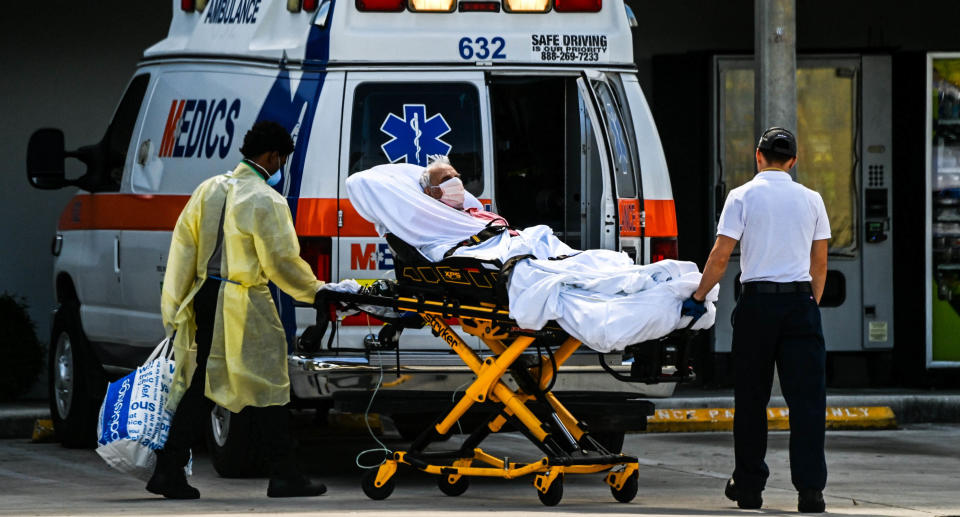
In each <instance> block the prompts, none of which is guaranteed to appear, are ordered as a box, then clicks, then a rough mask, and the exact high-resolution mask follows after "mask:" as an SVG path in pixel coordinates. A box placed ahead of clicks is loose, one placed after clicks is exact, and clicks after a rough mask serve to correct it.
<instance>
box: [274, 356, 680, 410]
mask: <svg viewBox="0 0 960 517" xmlns="http://www.w3.org/2000/svg"><path fill="white" fill-rule="evenodd" d="M590 356H591V359H592V361H593V364H573V365H564V366H563V367H562V368H561V372H562V375H559V376H558V377H557V381H556V385H555V386H554V388H553V389H554V390H556V391H577V392H593V391H595V392H603V393H610V392H620V393H630V394H634V395H639V396H644V397H651V398H663V397H669V396H671V395H673V390H674V388H676V384H675V383H661V384H638V383H625V382H620V381H618V380H616V379H615V378H613V377H612V376H610V375H609V374H607V373H606V372H604V371H603V369H602V368H601V367H600V366H599V365H597V363H596V355H594V354H590ZM583 359H584V362H585V361H586V360H588V358H586V357H584V358H583ZM610 362H611V363H613V362H614V361H613V360H612V359H611V361H610ZM613 368H614V370H616V371H618V372H622V373H624V374H628V373H629V371H630V366H629V365H624V366H615V367H613ZM289 372H290V385H291V388H292V391H293V394H294V396H295V397H296V398H298V399H301V400H320V399H331V398H333V396H334V393H337V392H341V391H363V392H370V391H372V390H373V389H375V388H376V387H377V386H378V385H379V386H380V390H382V391H385V390H390V391H418V392H424V391H427V392H444V393H453V392H455V391H460V390H463V389H464V387H466V386H468V385H469V383H470V382H471V381H472V380H473V378H474V374H473V372H472V371H470V369H469V368H468V367H466V366H464V365H463V362H462V361H461V360H460V359H459V357H457V356H456V355H452V354H449V353H443V354H438V353H431V352H423V353H414V354H409V353H404V355H403V356H401V357H400V367H399V368H397V361H396V355H395V354H394V353H392V352H383V353H381V354H380V355H379V356H377V355H371V356H369V357H367V356H364V355H359V354H358V355H354V356H344V355H338V356H311V357H306V356H300V355H291V356H290V357H289ZM503 381H504V382H505V383H506V384H507V385H508V386H509V387H510V388H511V389H516V386H515V385H514V381H513V378H512V377H511V376H509V375H506V376H504V377H503Z"/></svg>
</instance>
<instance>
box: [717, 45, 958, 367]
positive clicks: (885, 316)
mask: <svg viewBox="0 0 960 517" xmlns="http://www.w3.org/2000/svg"><path fill="white" fill-rule="evenodd" d="M754 70H755V68H754V61H753V57H752V56H714V58H713V72H714V73H713V74H712V82H713V84H712V91H713V99H712V104H713V106H712V108H713V109H712V112H713V123H712V124H711V125H710V127H711V134H710V140H711V142H712V150H711V153H712V156H711V164H712V167H711V169H712V187H713V194H714V195H712V196H711V197H710V205H711V210H710V213H709V215H708V217H709V218H710V221H708V225H710V226H711V227H712V228H713V229H714V231H715V229H716V221H717V220H718V219H719V216H720V211H721V210H722V208H723V202H724V199H725V196H726V193H727V192H729V191H730V190H731V189H733V188H736V187H738V186H740V185H742V184H744V183H745V182H747V181H749V180H750V179H751V178H753V174H754V172H755V170H756V163H755V160H754V152H753V151H754V149H755V148H756V140H757V134H756V128H755V126H754V73H755V72H754ZM891 87H892V75H891V58H890V56H887V55H817V56H811V55H799V56H798V57H797V128H796V134H797V140H798V148H799V153H798V154H799V162H798V165H797V167H796V170H795V173H796V180H797V181H798V182H800V183H802V184H803V185H806V186H807V187H810V188H812V189H814V190H816V191H817V192H819V193H820V195H821V196H822V197H823V200H824V204H825V205H826V208H827V215H828V216H829V218H830V227H831V230H832V234H833V236H832V238H831V239H830V243H829V245H830V248H829V249H830V255H829V265H828V273H827V281H826V286H825V290H824V295H823V299H822V301H821V315H822V320H823V330H824V337H825V338H826V347H827V351H828V352H868V351H884V350H891V349H892V348H893V335H894V334H893V308H894V297H893V245H894V240H895V239H894V233H893V231H892V228H891V224H890V223H891V217H892V213H891V194H892V193H891V180H892V175H893V171H892V154H893V150H892V147H893V145H892V108H891V106H892V91H891ZM954 88H956V87H954ZM956 129H958V130H960V125H958V126H956ZM955 134H956V133H955ZM956 141H957V140H954V142H956ZM954 149H957V151H958V154H957V155H956V158H957V159H960V148H954ZM935 163H936V162H935ZM954 164H955V166H957V167H960V163H956V162H954ZM953 192H954V193H956V192H957V190H954V191H953ZM934 195H935V196H936V195H937V194H936V193H935V194H934ZM937 199H941V198H940V197H938V198H937ZM953 199H954V200H955V202H960V197H955V198H953ZM935 206H937V205H935ZM953 214H957V212H956V208H954V212H953ZM955 224H960V223H955ZM955 227H956V226H955ZM714 235H715V233H714ZM954 235H955V237H954V238H955V239H956V237H957V236H960V234H954ZM952 242H954V243H957V242H958V241H956V240H954V241H952ZM938 249H939V248H938ZM953 250H954V252H953V253H955V254H954V255H952V256H953V257H954V259H957V260H955V263H956V262H960V255H957V254H956V253H960V248H956V247H955V248H953ZM955 273H960V271H955ZM739 274H740V268H739V254H738V253H737V252H735V253H734V256H733V257H732V258H731V261H730V265H729V266H728V268H727V274H726V276H725V277H724V278H723V280H722V281H721V284H720V294H721V295H720V300H719V301H718V303H717V323H716V332H715V339H714V345H713V350H714V351H715V352H729V351H730V348H731V338H732V326H731V322H730V315H731V312H732V310H733V308H734V306H735V305H736V301H737V298H738V297H739V294H740V282H739ZM952 278H953V279H954V280H953V282H954V283H953V284H952V285H953V287H952V289H954V291H953V292H954V293H956V296H955V300H957V301H955V302H954V303H955V304H956V306H957V307H960V291H958V290H957V289H958V286H960V284H958V283H957V280H956V279H957V278H958V277H957V276H953V277H952ZM954 316H956V314H955V313H954ZM958 321H960V320H958ZM952 328H953V329H958V328H960V326H955V327H952ZM953 332H954V334H953V335H954V336H957V335H960V331H957V330H953ZM955 350H957V348H956V347H955ZM954 357H956V358H957V359H960V355H954Z"/></svg>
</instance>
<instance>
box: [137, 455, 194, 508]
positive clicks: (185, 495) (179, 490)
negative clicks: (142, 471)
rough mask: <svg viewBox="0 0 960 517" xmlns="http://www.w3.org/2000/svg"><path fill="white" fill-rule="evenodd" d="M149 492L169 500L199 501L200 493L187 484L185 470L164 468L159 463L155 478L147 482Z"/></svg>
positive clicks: (154, 473) (155, 470) (154, 472)
mask: <svg viewBox="0 0 960 517" xmlns="http://www.w3.org/2000/svg"><path fill="white" fill-rule="evenodd" d="M147 491H148V492H152V493H154V494H157V495H162V496H163V497H166V498H167V499H199V498H200V491H199V490H197V489H196V488H193V487H192V486H190V484H189V483H187V475H186V474H184V472H183V468H163V467H161V465H160V462H157V466H156V468H155V469H154V470H153V476H151V477H150V481H148V482H147Z"/></svg>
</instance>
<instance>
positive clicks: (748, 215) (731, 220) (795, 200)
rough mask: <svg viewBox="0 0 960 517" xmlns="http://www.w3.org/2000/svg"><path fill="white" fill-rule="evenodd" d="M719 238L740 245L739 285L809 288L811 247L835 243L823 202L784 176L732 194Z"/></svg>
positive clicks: (768, 175) (766, 174)
mask: <svg viewBox="0 0 960 517" xmlns="http://www.w3.org/2000/svg"><path fill="white" fill-rule="evenodd" d="M717 233H718V234H719V235H725V236H727V237H730V238H731V239H736V240H738V241H740V270H741V273H740V282H741V283H745V282H760V281H765V282H805V281H806V282H809V281H810V279H811V277H810V247H811V246H812V244H813V241H818V240H821V239H829V238H830V221H829V220H828V219H827V209H826V207H824V206H823V198H821V197H820V194H818V193H817V192H816V191H814V190H810V189H808V188H807V187H804V186H803V185H801V184H799V183H797V182H795V181H793V178H791V177H790V175H789V174H787V173H786V172H784V171H782V170H769V169H768V170H765V171H763V172H760V173H758V174H757V175H756V176H754V177H753V179H752V180H750V181H748V182H747V183H745V184H744V185H742V186H740V187H737V188H735V189H733V190H731V191H730V194H728V195H727V201H726V202H725V203H724V205H723V212H722V213H721V214H720V222H719V223H718V224H717Z"/></svg>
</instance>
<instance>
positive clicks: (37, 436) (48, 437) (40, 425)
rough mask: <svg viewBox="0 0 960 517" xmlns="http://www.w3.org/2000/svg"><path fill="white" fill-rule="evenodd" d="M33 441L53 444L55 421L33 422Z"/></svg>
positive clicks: (40, 420)
mask: <svg viewBox="0 0 960 517" xmlns="http://www.w3.org/2000/svg"><path fill="white" fill-rule="evenodd" d="M32 439H33V441H34V442H52V441H53V439H54V435H53V420H50V419H49V418H38V419H36V420H35V421H34V422H33V438H32Z"/></svg>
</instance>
